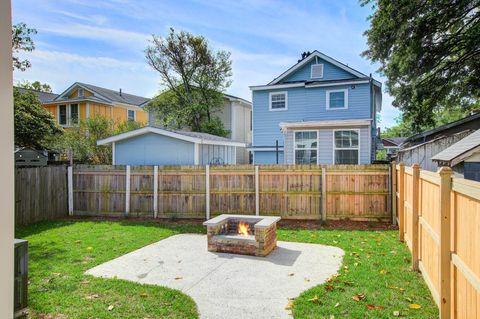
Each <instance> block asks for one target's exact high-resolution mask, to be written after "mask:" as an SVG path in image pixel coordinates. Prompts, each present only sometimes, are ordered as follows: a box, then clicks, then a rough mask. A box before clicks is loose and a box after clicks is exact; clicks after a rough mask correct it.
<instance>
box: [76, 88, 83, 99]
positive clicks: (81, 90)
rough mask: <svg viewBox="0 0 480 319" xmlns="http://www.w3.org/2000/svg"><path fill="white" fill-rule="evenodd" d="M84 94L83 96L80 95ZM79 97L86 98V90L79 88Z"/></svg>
mask: <svg viewBox="0 0 480 319" xmlns="http://www.w3.org/2000/svg"><path fill="white" fill-rule="evenodd" d="M80 92H82V94H80ZM77 96H78V97H84V96H85V89H84V88H78V89H77Z"/></svg>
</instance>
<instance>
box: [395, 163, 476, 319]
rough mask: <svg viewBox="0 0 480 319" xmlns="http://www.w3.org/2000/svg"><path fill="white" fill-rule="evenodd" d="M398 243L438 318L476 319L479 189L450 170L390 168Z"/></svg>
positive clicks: (474, 183) (416, 167)
mask: <svg viewBox="0 0 480 319" xmlns="http://www.w3.org/2000/svg"><path fill="white" fill-rule="evenodd" d="M393 173H394V175H396V176H397V180H398V183H397V184H396V192H395V194H396V196H397V199H398V200H397V207H396V209H394V212H395V218H398V222H399V231H400V240H402V241H405V243H406V244H407V246H408V247H409V249H410V250H411V251H412V267H413V268H414V269H418V270H419V271H421V273H422V275H423V277H424V279H425V282H426V283H427V285H428V287H429V289H430V291H431V292H432V296H433V298H434V300H435V302H436V303H437V305H438V307H439V309H440V318H442V319H445V318H453V319H460V318H465V319H480V249H479V244H480V183H479V182H474V181H468V180H465V179H463V178H455V177H453V176H452V170H451V169H450V168H447V167H443V168H441V169H440V170H439V171H438V172H437V173H432V172H428V171H423V170H420V169H419V166H418V165H413V166H412V167H405V166H404V165H403V163H400V165H398V166H397V165H395V164H394V165H393Z"/></svg>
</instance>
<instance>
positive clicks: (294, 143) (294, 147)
mask: <svg viewBox="0 0 480 319" xmlns="http://www.w3.org/2000/svg"><path fill="white" fill-rule="evenodd" d="M292 132H293V164H297V156H296V152H297V139H296V138H295V133H297V132H316V133H317V148H299V149H298V150H307V151H312V150H315V151H317V165H318V163H319V153H320V152H319V150H320V130H294V131H292ZM298 165H307V164H298Z"/></svg>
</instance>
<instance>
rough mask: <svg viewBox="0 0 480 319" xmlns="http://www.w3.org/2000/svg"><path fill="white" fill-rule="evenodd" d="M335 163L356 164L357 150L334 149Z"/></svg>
mask: <svg viewBox="0 0 480 319" xmlns="http://www.w3.org/2000/svg"><path fill="white" fill-rule="evenodd" d="M335 164H358V150H335Z"/></svg>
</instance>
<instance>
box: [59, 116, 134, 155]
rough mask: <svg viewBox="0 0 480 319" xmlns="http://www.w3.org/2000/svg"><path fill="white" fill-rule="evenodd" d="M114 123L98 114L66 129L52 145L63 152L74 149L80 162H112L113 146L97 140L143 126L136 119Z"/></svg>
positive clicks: (74, 153)
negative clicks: (98, 143) (98, 142)
mask: <svg viewBox="0 0 480 319" xmlns="http://www.w3.org/2000/svg"><path fill="white" fill-rule="evenodd" d="M114 124H115V123H114V122H113V120H111V119H108V118H106V117H103V116H101V115H98V114H97V115H95V116H93V117H90V118H87V119H85V120H82V121H80V123H79V125H78V126H76V127H72V128H69V129H68V130H66V131H65V134H63V136H62V137H61V138H59V139H56V141H54V143H53V144H52V147H53V148H55V149H57V150H59V151H61V152H63V153H68V152H69V151H70V150H71V151H73V158H74V160H75V161H76V162H79V163H91V164H110V163H111V160H112V148H111V147H110V146H105V145H97V141H98V140H100V139H104V138H107V137H110V136H112V135H116V134H120V133H124V132H128V131H131V130H134V129H137V128H140V127H141V126H142V124H141V123H138V122H134V121H125V122H120V123H117V125H116V127H115V125H114Z"/></svg>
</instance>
